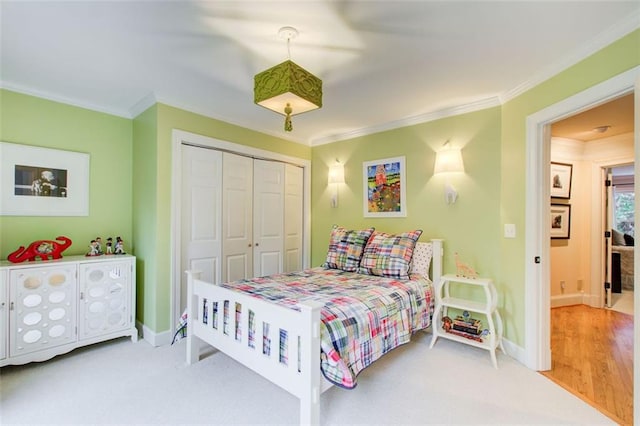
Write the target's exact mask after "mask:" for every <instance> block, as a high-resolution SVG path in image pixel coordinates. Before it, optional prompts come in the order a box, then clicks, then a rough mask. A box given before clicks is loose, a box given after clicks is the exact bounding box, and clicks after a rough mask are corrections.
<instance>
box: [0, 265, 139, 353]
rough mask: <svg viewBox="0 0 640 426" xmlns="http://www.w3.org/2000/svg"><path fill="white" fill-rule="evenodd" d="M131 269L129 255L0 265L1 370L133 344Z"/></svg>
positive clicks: (134, 275) (133, 272) (132, 280)
mask: <svg viewBox="0 0 640 426" xmlns="http://www.w3.org/2000/svg"><path fill="white" fill-rule="evenodd" d="M135 267H136V266H135V257H134V256H130V255H110V256H106V255H103V256H96V257H87V256H69V257H64V258H62V259H58V260H49V261H36V262H24V263H10V262H7V261H2V262H0V366H4V365H9V364H25V363H28V362H32V361H44V360H47V359H50V358H52V357H54V356H56V355H60V354H63V353H66V352H69V351H71V350H73V349H75V348H78V347H80V346H85V345H90V344H93V343H97V342H101V341H104V340H108V339H113V338H116V337H122V336H131V339H132V340H133V341H134V342H135V341H137V340H138V332H137V330H136V328H135V307H136V285H135V282H136V279H135V277H136V274H135Z"/></svg>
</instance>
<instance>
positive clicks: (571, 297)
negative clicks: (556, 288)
mask: <svg viewBox="0 0 640 426" xmlns="http://www.w3.org/2000/svg"><path fill="white" fill-rule="evenodd" d="M588 302H589V296H588V295H585V294H584V293H572V294H562V295H560V296H551V307H552V308H557V307H559V306H571V305H582V304H585V305H588V304H589V303H588Z"/></svg>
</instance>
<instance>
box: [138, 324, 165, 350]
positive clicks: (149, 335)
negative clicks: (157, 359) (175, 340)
mask: <svg viewBox="0 0 640 426" xmlns="http://www.w3.org/2000/svg"><path fill="white" fill-rule="evenodd" d="M136 326H137V328H138V330H142V338H143V339H144V340H146V341H147V342H149V344H150V345H151V346H164V345H169V344H171V337H172V336H171V331H168V330H167V331H163V332H161V333H156V332H155V331H153V330H151V329H150V328H149V327H147V326H146V325H144V324H142V323H141V322H140V321H136Z"/></svg>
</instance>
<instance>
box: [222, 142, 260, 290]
mask: <svg viewBox="0 0 640 426" xmlns="http://www.w3.org/2000/svg"><path fill="white" fill-rule="evenodd" d="M222 181H223V184H222V185H223V201H222V204H223V214H222V216H223V218H222V221H223V222H222V223H223V231H222V232H223V241H222V246H223V266H222V277H223V278H222V279H223V281H224V282H228V281H236V280H240V279H244V278H251V277H252V276H253V159H252V158H249V157H244V156H241V155H236V154H231V153H226V152H225V153H224V154H223V178H222Z"/></svg>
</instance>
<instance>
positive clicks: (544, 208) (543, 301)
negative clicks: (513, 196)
mask: <svg viewBox="0 0 640 426" xmlns="http://www.w3.org/2000/svg"><path fill="white" fill-rule="evenodd" d="M639 77H640V67H636V68H633V69H631V70H629V71H626V72H624V73H622V74H619V75H618V76H616V77H613V78H611V79H609V80H607V81H605V82H603V83H600V84H598V85H596V86H593V87H591V88H589V89H587V90H585V91H583V92H580V93H578V94H576V95H574V96H571V97H569V98H567V99H565V100H563V101H561V102H558V103H556V104H554V105H551V106H549V107H547V108H545V109H543V110H541V111H538V112H537V113H535V114H532V115H530V116H529V117H527V121H526V155H527V159H528V163H527V177H526V194H527V195H526V214H525V228H526V230H525V277H524V279H525V298H526V300H528V301H529V303H528V304H527V305H526V310H525V356H524V359H523V362H524V363H525V365H527V366H528V367H529V368H531V369H534V370H548V369H549V368H550V367H551V348H550V320H549V310H550V288H549V276H550V275H549V274H550V265H549V252H550V247H549V239H550V231H549V229H550V225H551V224H550V216H549V214H548V209H549V199H550V190H549V187H550V178H549V173H548V165H549V163H550V131H549V130H550V129H549V127H550V124H551V123H552V122H554V121H558V120H561V119H563V118H565V117H568V116H571V115H574V114H576V113H578V112H581V111H585V110H587V109H590V108H593V107H594V106H596V105H600V104H602V103H604V102H607V101H609V100H611V99H614V98H617V97H619V96H621V95H624V94H628V93H631V92H635V110H636V114H637V111H640V107H639V105H640V78H639ZM636 120H637V118H636ZM634 134H635V137H634V147H635V153H636V154H635V155H637V153H638V152H639V150H638V147H639V145H640V142H639V141H638V129H637V128H636V129H635V131H634ZM635 163H636V164H637V160H636V161H635ZM635 217H636V218H637V217H638V207H636V211H635ZM600 228H601V226H600ZM600 231H601V229H598V230H597V231H594V232H600ZM637 257H638V256H637V255H636V258H637ZM636 263H637V262H636ZM636 271H637V268H636ZM637 277H638V274H637V273H636V274H635V278H636V281H637ZM596 285H597V289H596V292H597V290H598V289H600V288H601V286H600V285H599V284H596ZM639 299H640V298H639V297H638V292H635V304H636V306H637V305H638V304H639V303H640V301H639ZM634 318H635V329H636V330H638V329H639V327H640V321H639V320H638V315H635V316H634ZM636 333H637V332H636ZM638 340H639V339H635V340H634V351H635V352H640V350H639V349H640V348H639V344H638ZM639 382H640V370H639V369H638V366H635V369H634V383H639ZM639 396H640V392H635V394H634V407H635V410H636V411H638V408H639V407H640V402H639V398H638V397H639Z"/></svg>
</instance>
